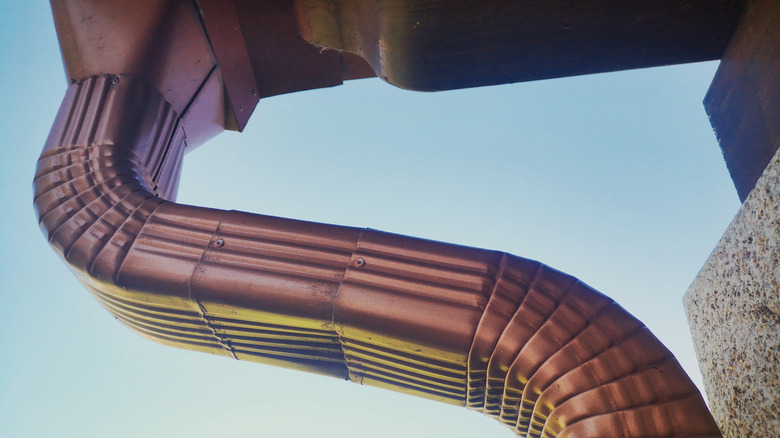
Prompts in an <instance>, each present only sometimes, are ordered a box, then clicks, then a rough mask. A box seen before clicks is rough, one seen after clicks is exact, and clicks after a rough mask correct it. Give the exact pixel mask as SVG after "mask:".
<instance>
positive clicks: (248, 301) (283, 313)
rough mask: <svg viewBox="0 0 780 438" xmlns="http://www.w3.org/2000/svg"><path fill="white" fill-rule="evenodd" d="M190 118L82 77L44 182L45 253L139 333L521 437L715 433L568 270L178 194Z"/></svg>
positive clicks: (133, 89)
mask: <svg viewBox="0 0 780 438" xmlns="http://www.w3.org/2000/svg"><path fill="white" fill-rule="evenodd" d="M204 90H205V89H204ZM203 92H204V93H205V92H207V91H203ZM181 117H182V115H181V114H178V113H177V112H176V111H175V110H174V107H173V106H172V105H171V104H169V103H168V102H166V100H165V99H164V98H163V97H162V95H160V93H159V92H157V91H156V90H155V89H154V87H152V86H150V85H148V84H146V83H145V82H144V81H142V80H140V79H137V78H133V77H131V76H113V75H103V76H93V77H89V78H86V79H83V80H80V81H77V82H75V83H74V84H72V85H71V86H70V88H69V89H68V91H67V93H66V95H65V99H64V101H63V103H62V106H61V109H60V111H59V113H58V114H57V117H56V120H55V121H54V125H53V127H52V130H51V133H50V135H49V138H48V140H47V142H46V145H45V147H44V150H43V152H42V154H41V158H40V160H39V162H38V169H37V172H36V176H35V181H34V191H35V199H34V204H35V208H36V211H37V214H38V218H39V222H40V227H41V229H42V231H43V232H44V234H45V235H46V237H47V238H48V240H49V242H50V243H51V245H52V247H53V248H54V249H55V251H57V253H58V254H60V255H61V256H62V257H63V259H64V260H65V261H66V262H67V264H68V265H69V266H70V267H71V269H72V270H73V272H74V273H75V275H76V276H77V277H78V279H79V280H80V281H81V282H82V283H83V284H84V285H85V286H86V287H87V289H88V290H89V291H90V292H91V293H92V294H93V295H94V296H95V298H96V299H97V300H98V301H99V302H100V303H101V304H102V305H103V306H104V307H105V308H106V309H107V310H108V311H109V312H111V313H112V314H113V315H115V316H116V318H117V319H118V320H119V321H121V322H122V323H124V324H126V325H127V326H129V327H130V328H131V329H133V330H135V331H136V332H137V333H139V334H140V335H141V336H144V337H146V338H149V339H152V340H155V341H157V342H160V343H163V344H166V345H170V346H175V347H179V348H186V349H190V350H198V351H204V352H209V353H212V354H218V355H223V356H227V357H234V358H236V359H240V360H249V361H254V362H261V363H267V364H272V365H278V366H284V367H288V368H294V369H300V370H305V371H309V372H314V373H320V374H325V375H330V376H335V377H339V378H344V379H348V380H351V381H354V382H357V383H361V384H368V385H373V386H379V387H384V388H388V389H391V390H395V391H400V392H405V393H409V394H413V395H417V396H421V397H426V398H430V399H434V400H439V401H443V402H446V403H451V404H456V405H462V406H467V407H469V408H471V409H476V410H481V411H483V412H484V413H485V414H486V415H489V416H492V417H495V418H497V419H498V420H499V421H500V422H502V423H503V424H506V425H507V426H509V427H511V428H513V429H514V430H515V431H516V433H517V434H518V435H520V436H531V437H554V436H559V437H574V436H626V437H629V436H630V437H640V436H642V437H646V436H657V437H661V436H665V437H672V436H674V437H681V436H720V434H719V432H718V428H717V426H716V425H715V423H714V421H713V420H712V417H711V416H710V414H709V411H708V410H707V407H706V406H705V404H704V401H703V400H702V398H701V395H700V394H699V392H698V390H697V389H696V387H695V386H694V385H693V383H692V382H691V381H690V379H689V378H688V377H687V376H686V374H685V372H684V371H683V370H682V368H681V367H680V365H679V364H678V363H677V361H676V359H674V357H673V356H672V354H671V353H670V352H669V351H668V350H667V349H666V348H665V347H664V346H663V345H662V344H661V343H660V342H659V341H658V340H657V339H656V338H655V337H654V336H653V335H652V334H651V333H650V332H649V330H648V329H647V328H645V327H644V326H643V324H642V323H641V322H639V321H638V320H636V319H635V318H633V317H632V316H631V315H630V314H628V313H627V312H626V311H625V310H623V309H622V308H621V307H620V306H619V305H618V304H616V303H615V302H613V301H612V300H611V299H609V298H608V297H606V296H604V295H602V294H600V293H599V292H597V291H595V290H593V289H591V288H590V287H588V286H587V285H585V284H584V283H582V282H580V281H578V280H576V279H575V278H573V277H571V276H569V275H566V274H564V273H561V272H558V271H556V270H554V269H552V268H549V267H547V266H545V265H542V264H540V263H538V262H535V261H532V260H527V259H523V258H520V257H515V256H513V255H510V254H506V253H500V252H496V251H488V250H482V249H475V248H468V247H463V246H457V245H451V244H446V243H440V242H432V241H427V240H422V239H416V238H412V237H406V236H400V235H394V234H389V233H383V232H379V231H375V230H370V229H358V228H350V227H342V226H334V225H325V224H316V223H310V222H303V221H296V220H290V219H282V218H275V217H269V216H262V215H256V214H250V213H243V212H238V211H221V210H215V209H208V208H203V207H195V206H187V205H181V204H176V203H174V202H172V201H170V200H167V199H172V197H173V196H174V194H175V187H176V185H177V181H178V171H177V170H178V169H180V167H181V157H182V153H181V152H182V150H183V149H184V148H185V146H186V144H187V141H188V140H187V136H186V132H185V128H186V123H182V121H181V120H180V118H181ZM171 169H174V170H171Z"/></svg>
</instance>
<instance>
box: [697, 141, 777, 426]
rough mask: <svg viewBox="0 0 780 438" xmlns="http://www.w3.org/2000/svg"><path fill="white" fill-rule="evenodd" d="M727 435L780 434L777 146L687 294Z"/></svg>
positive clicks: (709, 389)
mask: <svg viewBox="0 0 780 438" xmlns="http://www.w3.org/2000/svg"><path fill="white" fill-rule="evenodd" d="M684 303H685V310H686V312H687V315H688V322H689V324H690V326H691V331H692V333H693V339H694V344H695V346H696V353H697V355H698V358H699V367H700V368H701V371H702V374H703V377H704V384H705V390H706V393H707V396H708V398H709V404H710V408H711V410H712V413H713V415H714V416H715V420H716V421H717V422H718V425H719V426H720V428H721V430H722V431H723V435H724V436H725V437H780V151H778V152H777V153H776V154H775V156H774V158H773V159H772V161H771V162H770V164H769V166H768V167H767V168H766V170H765V171H764V173H763V175H762V176H761V179H759V181H758V183H757V185H756V187H755V189H753V191H752V192H751V193H750V195H749V196H748V197H747V199H746V200H745V202H744V204H743V205H742V208H741V209H740V210H739V212H738V213H737V215H736V217H735V218H734V220H733V221H732V223H731V225H729V227H728V229H727V230H726V233H725V234H724V235H723V238H722V239H721V240H720V242H719V243H718V245H717V246H716V247H715V250H714V251H713V252H712V254H711V255H710V258H709V260H707V262H706V263H705V264H704V267H703V268H702V270H701V271H700V272H699V275H698V276H697V277H696V279H695V280H694V282H693V284H691V287H690V289H688V292H687V293H686V294H685V298H684Z"/></svg>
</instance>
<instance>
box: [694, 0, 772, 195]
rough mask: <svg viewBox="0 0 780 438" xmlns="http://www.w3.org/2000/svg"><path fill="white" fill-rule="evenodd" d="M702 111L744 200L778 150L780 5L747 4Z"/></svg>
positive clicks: (766, 0) (754, 0) (768, 1)
mask: <svg viewBox="0 0 780 438" xmlns="http://www.w3.org/2000/svg"><path fill="white" fill-rule="evenodd" d="M704 107H705V108H706V110H707V114H709V116H710V121H711V123H712V127H713V128H714V129H715V132H716V134H717V136H718V141H719V142H720V147H721V150H722V151H723V157H724V158H725V160H726V166H727V167H728V169H729V172H730V173H731V178H732V180H734V186H736V188H737V193H738V194H739V199H740V200H742V201H744V200H745V198H747V196H748V194H749V193H750V191H751V190H753V187H755V185H756V181H758V179H759V178H760V177H761V174H762V173H763V172H764V169H765V168H766V166H767V164H769V161H770V160H771V159H772V157H773V156H774V154H775V152H776V151H777V149H778V146H780V1H778V0H751V1H750V2H749V4H748V7H747V10H746V11H745V14H744V16H743V17H742V20H741V21H740V23H739V26H738V27H737V30H736V32H735V33H734V36H733V37H732V39H731V42H730V43H729V45H728V48H727V49H726V52H725V53H724V55H723V58H722V60H721V64H720V67H719V68H718V71H717V73H716V74H715V79H714V80H713V81H712V85H711V86H710V89H709V91H708V92H707V96H706V97H705V99H704Z"/></svg>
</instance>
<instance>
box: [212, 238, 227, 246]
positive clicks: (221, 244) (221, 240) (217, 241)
mask: <svg viewBox="0 0 780 438" xmlns="http://www.w3.org/2000/svg"><path fill="white" fill-rule="evenodd" d="M224 245H225V240H224V239H217V240H216V241H215V242H214V246H216V247H217V248H222V247H223V246H224Z"/></svg>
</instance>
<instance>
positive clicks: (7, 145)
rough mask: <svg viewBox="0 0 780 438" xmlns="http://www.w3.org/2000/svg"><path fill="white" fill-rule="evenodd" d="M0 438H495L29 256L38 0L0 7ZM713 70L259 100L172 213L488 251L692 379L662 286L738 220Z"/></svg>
mask: <svg viewBox="0 0 780 438" xmlns="http://www.w3.org/2000/svg"><path fill="white" fill-rule="evenodd" d="M0 55H2V58H0V102H2V105H3V109H2V110H0V111H2V117H0V133H1V134H2V136H3V138H4V141H3V145H2V152H3V156H2V157H3V159H2V161H0V182H1V183H2V190H1V191H0V205H2V206H3V208H2V212H3V214H2V216H0V221H1V222H0V224H1V225H2V228H3V230H4V231H3V232H2V233H0V281H1V283H0V351H2V357H1V359H2V360H0V436H1V437H140V436H143V437H195V438H197V437H214V436H263V437H270V438H277V437H278V438H285V437H289V438H298V437H312V436H318V437H323V438H331V437H333V438H335V437H340V438H344V437H399V436H402V437H404V438H418V437H419V438H422V437H427V438H428V437H444V436H448V437H456V438H461V437H464V438H465V437H474V436H480V437H493V436H494V437H505V438H508V437H511V436H513V434H512V433H511V432H510V431H509V430H508V429H504V428H503V427H501V426H499V425H498V423H497V422H495V421H493V420H490V419H487V418H486V417H482V416H481V415H480V414H476V413H473V412H469V411H467V410H466V409H462V408H457V407H452V406H448V405H442V404H438V403H435V402H431V401H427V400H422V399H417V398H414V397H410V396H405V395H399V394H395V393H391V392H388V391H385V390H379V389H373V388H368V387H361V386H358V385H356V384H352V383H347V382H344V381H340V380H336V379H331V378H327V377H321V376H315V375H308V374H304V373H300V372H293V371H287V370H284V369H279V368H273V367H270V366H264V365H258V364H254V363H247V362H238V361H235V360H230V359H226V358H223V357H214V356H209V355H206V354H202V353H194V352H189V351H183V350H176V349H172V348H170V347H164V346H161V345H158V344H156V343H154V342H151V341H148V340H145V339H143V338H141V337H140V336H138V335H136V334H134V333H133V332H131V331H130V330H129V329H127V328H125V327H124V326H122V325H121V324H120V323H118V322H117V321H116V320H115V319H114V318H113V317H112V316H111V315H109V314H108V313H107V312H106V311H104V310H103V309H102V308H101V307H100V306H99V305H98V303H97V302H96V301H95V300H94V299H93V298H92V297H91V296H90V295H89V294H88V293H87V291H86V290H84V289H83V288H82V287H81V285H80V284H79V283H78V282H77V281H76V279H75V278H74V277H73V275H72V274H71V273H70V272H69V271H68V270H67V268H66V267H65V265H64V264H63V263H62V262H61V261H60V260H59V259H58V257H57V256H56V255H55V253H54V252H53V251H52V250H51V249H50V248H48V245H47V243H46V241H45V239H44V238H43V236H42V234H41V232H40V230H39V229H38V227H37V225H36V220H35V215H34V212H33V208H32V189H31V182H32V176H33V173H34V169H35V163H36V160H37V156H38V154H39V153H40V150H41V148H42V146H43V143H44V140H45V138H46V135H47V134H48V130H49V127H50V126H51V122H52V120H53V118H54V114H55V112H56V110H57V108H58V106H59V103H60V101H61V99H62V97H63V96H64V94H65V87H66V80H65V75H64V73H63V68H62V63H61V58H60V54H59V49H58V46H57V41H56V36H55V34H54V29H53V25H52V20H51V15H50V11H49V7H48V3H47V2H44V1H29V2H28V1H12V0H0ZM716 68H717V63H714V62H711V63H700V64H692V65H684V66H675V67H667V68H654V69H646V70H638V71H630V72H621V73H611V74H601V75H591V76H584V77H577V78H568V79H556V80H548V81H540V82H532V83H523V84H514V85H505V86H497V87H486V88H478V89H471V90H464V91H456V92H444V93H437V94H428V93H415V92H409V91H403V90H399V89H396V88H394V87H392V86H390V85H388V84H385V83H383V82H381V81H379V80H378V79H368V80H360V81H355V82H351V83H347V84H346V85H344V86H341V87H335V88H332V89H326V90H318V91H309V92H304V93H297V94H293V95H288V96H280V97H274V98H270V99H267V100H263V101H261V102H260V105H259V107H258V109H257V110H256V111H255V114H254V115H253V118H252V120H251V121H250V123H249V125H248V127H247V129H246V131H245V132H244V133H242V134H236V133H225V134H222V135H221V136H219V137H218V138H216V139H214V140H212V141H211V142H209V143H207V144H205V145H204V146H202V147H201V148H199V149H197V150H195V151H194V152H193V153H191V154H190V155H188V156H187V157H186V159H185V168H184V176H183V180H182V183H181V190H180V193H179V201H181V202H185V203H191V204H197V205H205V206H210V207H219V208H228V209H230V208H232V209H239V210H245V211H252V212H256V213H263V214H269V215H275V216H283V217H292V218H297V219H305V220H312V221H318V222H327V223H335V224H342V225H350V226H359V227H371V228H376V229H380V230H384V231H390V232H396V233H402V234H409V235H413V236H418V237H424V238H430V239H435V240H442V241H447V242H453V243H459V244H465V245H471V246H478V247H484V248H489V249H496V250H502V251H508V252H510V253H513V254H516V255H519V256H523V257H528V258H534V259H537V260H540V261H541V262H543V263H546V264H548V265H550V266H552V267H554V268H556V269H559V270H562V271H564V272H567V273H570V274H572V275H575V276H577V277H579V278H580V279H581V280H583V281H585V282H586V283H588V284H590V285H591V286H593V287H595V288H596V289H598V290H600V291H601V292H603V293H605V294H607V295H609V296H610V297H612V298H614V299H615V300H616V301H617V302H619V303H620V304H621V305H623V306H624V307H625V308H626V309H627V310H629V311H630V312H632V313H633V314H634V315H636V316H637V317H638V318H639V319H641V320H642V321H643V322H644V323H645V324H647V326H648V327H650V329H651V330H652V331H653V332H654V333H655V334H656V335H657V336H658V337H659V338H660V339H661V340H662V341H663V342H664V343H665V344H666V345H667V346H668V347H669V348H670V349H671V350H672V351H673V352H674V353H675V355H677V357H678V359H679V360H680V361H681V363H682V364H683V366H684V367H685V369H686V370H687V371H688V373H689V374H691V376H692V378H693V379H694V381H695V382H696V383H697V384H699V386H700V387H701V384H700V382H701V379H700V374H699V371H698V365H697V362H696V357H695V354H694V351H693V345H692V341H691V336H690V333H689V330H688V325H687V322H686V320H685V313H684V310H683V307H682V302H681V300H682V295H683V294H684V293H685V291H686V289H687V288H688V285H689V284H690V283H691V281H692V280H693V278H694V277H695V276H696V273H697V272H698V270H699V269H700V268H701V266H702V265H703V263H704V261H705V260H706V259H707V257H708V256H709V253H710V252H711V251H712V249H713V248H714V246H715V244H716V243H717V241H718V240H719V238H720V236H721V235H722V233H723V231H724V230H725V228H726V226H727V225H728V223H729V222H730V221H731V219H732V217H733V216H734V214H735V213H736V211H737V209H738V208H739V201H738V198H737V195H736V191H735V190H734V188H733V185H732V183H731V180H730V178H729V176H728V173H727V171H726V167H725V164H724V162H723V159H722V157H721V154H720V151H719V149H718V146H717V142H716V139H715V136H714V135H713V133H712V129H711V128H710V126H709V123H708V121H707V116H706V114H705V112H704V109H703V107H702V105H701V101H702V99H703V97H704V94H705V92H706V90H707V87H708V86H709V83H710V81H711V79H712V76H713V74H714V72H715V69H716Z"/></svg>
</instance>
